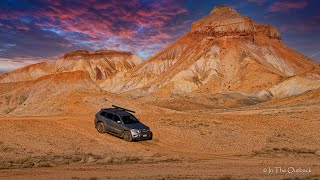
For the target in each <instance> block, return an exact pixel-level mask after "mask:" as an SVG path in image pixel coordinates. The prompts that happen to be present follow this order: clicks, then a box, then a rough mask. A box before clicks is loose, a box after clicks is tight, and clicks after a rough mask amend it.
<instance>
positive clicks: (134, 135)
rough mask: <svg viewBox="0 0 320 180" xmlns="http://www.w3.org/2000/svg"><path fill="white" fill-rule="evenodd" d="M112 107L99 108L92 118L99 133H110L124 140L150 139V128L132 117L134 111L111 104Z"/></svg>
mask: <svg viewBox="0 0 320 180" xmlns="http://www.w3.org/2000/svg"><path fill="white" fill-rule="evenodd" d="M112 106H113V107H114V108H106V109H101V110H100V111H99V112H98V113H97V114H96V118H95V120H94V124H95V127H96V129H97V130H98V132H99V133H105V132H107V133H110V134H112V135H115V136H118V137H121V138H123V139H124V140H126V141H133V140H148V139H149V140H151V139H152V132H151V131H150V128H149V127H148V126H146V125H144V124H142V123H141V122H139V120H138V119H137V118H136V117H134V115H132V114H131V113H130V112H132V113H135V112H134V111H131V110H128V109H125V108H121V107H118V106H114V105H112Z"/></svg>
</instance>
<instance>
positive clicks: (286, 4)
mask: <svg viewBox="0 0 320 180" xmlns="http://www.w3.org/2000/svg"><path fill="white" fill-rule="evenodd" d="M307 5H308V2H307V1H298V2H291V1H280V2H275V3H273V4H271V6H270V7H269V8H268V11H269V12H286V11H289V10H290V9H302V8H304V7H306V6H307Z"/></svg>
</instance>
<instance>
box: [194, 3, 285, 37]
mask: <svg viewBox="0 0 320 180" xmlns="http://www.w3.org/2000/svg"><path fill="white" fill-rule="evenodd" d="M191 32H192V33H204V34H207V35H208V34H210V35H211V36H214V37H223V36H251V37H252V38H253V37H254V36H259V35H265V36H268V37H269V38H272V39H279V40H280V39H281V38H280V34H279V32H278V31H277V30H276V29H275V28H272V27H271V26H269V25H264V24H258V23H255V22H253V21H252V19H250V18H248V17H246V16H243V15H241V14H239V13H238V12H237V11H236V10H235V9H233V8H231V7H228V6H216V7H215V8H214V9H213V10H212V11H211V13H210V14H209V15H208V16H206V17H204V18H202V19H200V20H198V21H196V22H194V23H193V24H192V28H191Z"/></svg>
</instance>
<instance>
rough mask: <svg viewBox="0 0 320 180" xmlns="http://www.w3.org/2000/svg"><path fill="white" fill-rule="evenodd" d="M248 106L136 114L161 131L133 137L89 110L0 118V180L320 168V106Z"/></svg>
mask: <svg viewBox="0 0 320 180" xmlns="http://www.w3.org/2000/svg"><path fill="white" fill-rule="evenodd" d="M264 111H266V110H264ZM250 113H251V115H246V114H245V113H243V112H242V113H236V112H234V114H235V115H234V114H233V113H232V112H229V114H226V113H224V114H223V115H222V114H199V115H194V114H163V115H157V114H154V115H143V114H138V115H137V117H139V118H140V119H141V121H143V122H145V123H146V124H148V125H149V126H150V127H151V129H152V131H153V132H154V134H155V136H154V140H152V141H140V142H133V143H129V142H125V141H124V140H122V139H119V138H117V137H114V136H111V135H108V134H99V133H97V131H96V129H95V128H94V126H93V117H91V116H88V117H83V116H82V117H74V116H73V117H68V116H65V117H64V116H49V117H23V118H20V117H2V118H0V129H1V131H0V137H1V140H0V141H1V142H0V152H1V153H0V155H1V156H0V167H1V169H2V170H0V179H1V178H4V179H10V178H11V179H17V178H23V179H34V178H36V179H48V178H49V179H52V178H57V179H70V178H74V179H77V178H80V179H81V178H88V179H89V178H98V179H103V178H107V177H110V178H124V177H125V178H130V177H131V178H134V179H136V178H146V177H148V178H155V179H157V178H162V177H171V178H174V177H176V178H182V177H184V178H212V177H224V178H228V177H233V178H240V177H241V178H246V177H249V178H259V177H260V178H270V179H273V178H275V177H277V178H278V177H279V178H281V177H287V176H290V177H306V176H314V175H316V174H318V175H319V174H320V169H319V166H320V164H319V160H320V155H319V149H320V147H319V143H316V142H320V139H319V137H320V136H319V135H320V134H319V131H318V127H319V119H318V118H317V117H319V114H318V113H316V112H313V113H308V112H300V111H298V110H296V111H295V110H292V112H291V114H289V115H288V114H284V115H283V114H282V115H281V114H279V113H278V112H274V111H273V110H272V111H271V110H270V112H269V113H268V114H267V115H261V114H260V115H254V114H252V112H250ZM250 113H249V114H250ZM272 113H276V114H277V115H275V114H272ZM306 114H308V118H306V116H305V115H306ZM278 166H279V167H283V168H288V167H296V168H298V167H302V168H309V167H310V168H311V169H312V173H282V174H275V173H264V172H263V169H264V168H268V167H278ZM17 168H18V169H17ZM21 168H25V169H21Z"/></svg>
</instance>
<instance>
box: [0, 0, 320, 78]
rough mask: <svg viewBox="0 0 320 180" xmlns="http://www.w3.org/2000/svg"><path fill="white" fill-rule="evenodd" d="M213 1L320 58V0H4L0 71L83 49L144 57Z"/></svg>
mask: <svg viewBox="0 0 320 180" xmlns="http://www.w3.org/2000/svg"><path fill="white" fill-rule="evenodd" d="M215 5H229V6H231V7H233V8H235V9H236V10H237V11H238V12H240V13H241V14H243V15H245V16H248V17H250V18H252V19H253V20H254V21H256V22H259V23H264V24H269V25H272V26H274V27H276V28H277V29H278V30H279V31H280V33H281V36H282V42H283V43H285V44H286V45H287V46H289V47H290V48H293V49H295V50H297V51H298V52H301V53H303V54H305V55H307V56H309V57H310V58H312V59H315V60H317V61H320V11H319V6H320V1H319V0H1V1H0V73H4V72H7V71H10V70H13V69H16V68H19V67H22V66H25V65H28V64H32V63H36V62H40V61H50V60H52V59H57V58H59V57H61V56H62V55H63V54H64V53H66V52H70V51H73V50H77V49H86V50H89V51H96V50H98V49H113V50H121V51H130V52H133V53H135V54H137V55H138V56H140V57H142V58H143V59H144V60H145V59H147V58H148V57H150V56H152V55H153V54H155V53H157V52H158V51H159V50H161V49H163V48H164V47H165V46H166V45H168V44H169V43H171V42H173V41H175V40H176V39H177V38H179V37H181V36H182V35H184V34H185V33H187V32H188V31H189V30H190V27H191V24H192V22H194V21H196V20H198V19H200V18H202V17H204V16H206V15H208V14H209V13H210V11H211V10H212V9H213V7H214V6H215Z"/></svg>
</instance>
